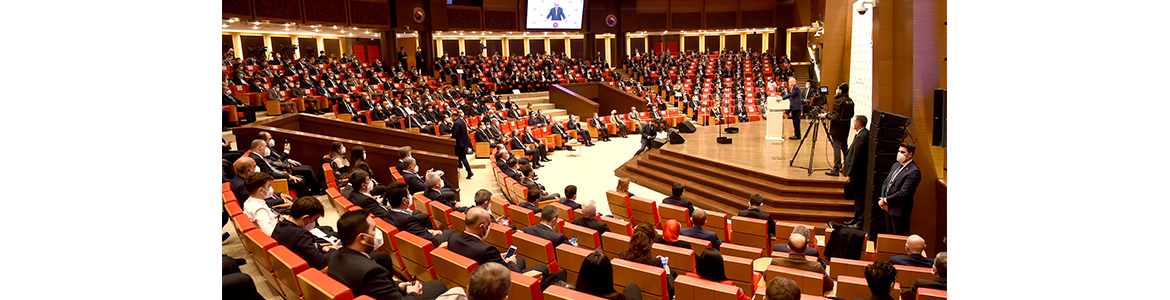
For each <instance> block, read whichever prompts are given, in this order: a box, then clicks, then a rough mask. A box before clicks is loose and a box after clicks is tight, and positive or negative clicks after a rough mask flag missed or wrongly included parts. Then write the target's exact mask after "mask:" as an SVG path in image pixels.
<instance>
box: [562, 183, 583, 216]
mask: <svg viewBox="0 0 1170 300" xmlns="http://www.w3.org/2000/svg"><path fill="white" fill-rule="evenodd" d="M576 200H577V186H575V185H572V184H570V185H567V186H565V197H564V198H561V199H560V200H559V201H557V202H560V203H561V204H563V205H565V206H568V207H569V209H571V210H577V209H580V208H581V204H578V203H577V201H576Z"/></svg>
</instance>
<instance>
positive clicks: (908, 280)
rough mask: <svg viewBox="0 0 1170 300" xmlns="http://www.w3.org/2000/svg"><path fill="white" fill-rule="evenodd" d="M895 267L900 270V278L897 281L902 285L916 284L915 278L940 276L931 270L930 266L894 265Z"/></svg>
mask: <svg viewBox="0 0 1170 300" xmlns="http://www.w3.org/2000/svg"><path fill="white" fill-rule="evenodd" d="M894 269H897V270H898V280H897V281H896V282H897V283H899V284H901V285H902V286H914V281H915V280H918V279H923V280H934V279H935V278H937V277H938V276H935V275H934V273H931V272H930V268H924V267H911V266H903V265H894Z"/></svg>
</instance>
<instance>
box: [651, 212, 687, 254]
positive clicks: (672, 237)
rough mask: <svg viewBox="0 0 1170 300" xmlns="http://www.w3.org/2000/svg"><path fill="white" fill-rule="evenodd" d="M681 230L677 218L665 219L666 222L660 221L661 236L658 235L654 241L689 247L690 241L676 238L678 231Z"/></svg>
mask: <svg viewBox="0 0 1170 300" xmlns="http://www.w3.org/2000/svg"><path fill="white" fill-rule="evenodd" d="M681 230H682V224H680V223H679V222H678V221H677V220H674V219H670V220H666V222H662V236H660V237H658V238H657V239H656V240H655V241H654V242H655V243H659V244H663V245H671V246H675V247H679V248H684V249H690V248H691V243H689V242H687V241H683V240H679V239H678V236H679V231H681Z"/></svg>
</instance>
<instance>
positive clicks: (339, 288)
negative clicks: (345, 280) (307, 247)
mask: <svg viewBox="0 0 1170 300" xmlns="http://www.w3.org/2000/svg"><path fill="white" fill-rule="evenodd" d="M297 285H299V286H300V288H301V291H304V297H303V299H304V300H351V299H353V291H350V290H349V288H348V287H346V286H345V285H344V284H341V282H338V281H337V280H336V279H333V278H330V277H329V276H328V275H325V273H322V272H321V271H317V270H305V271H304V272H300V273H297Z"/></svg>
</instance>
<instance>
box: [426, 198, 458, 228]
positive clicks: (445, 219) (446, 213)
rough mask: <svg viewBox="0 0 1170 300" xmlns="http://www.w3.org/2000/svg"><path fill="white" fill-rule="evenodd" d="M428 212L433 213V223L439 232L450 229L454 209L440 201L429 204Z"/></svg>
mask: <svg viewBox="0 0 1170 300" xmlns="http://www.w3.org/2000/svg"><path fill="white" fill-rule="evenodd" d="M427 211H429V212H430V213H431V222H433V224H432V225H434V228H435V229H437V230H443V229H448V228H450V227H451V213H452V212H454V211H455V210H454V209H451V207H449V206H447V205H446V204H443V203H442V202H439V201H431V202H430V203H427Z"/></svg>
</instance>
